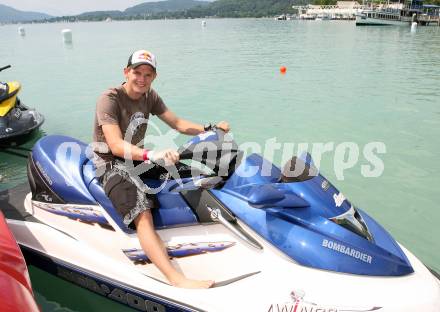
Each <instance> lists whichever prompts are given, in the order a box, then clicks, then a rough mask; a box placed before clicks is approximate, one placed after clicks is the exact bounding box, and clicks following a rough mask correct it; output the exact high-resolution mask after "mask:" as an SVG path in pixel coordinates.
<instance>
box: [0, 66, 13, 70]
mask: <svg viewBox="0 0 440 312" xmlns="http://www.w3.org/2000/svg"><path fill="white" fill-rule="evenodd" d="M8 68H11V65H6V66H3V67H0V72H1V71H2V70H5V69H8Z"/></svg>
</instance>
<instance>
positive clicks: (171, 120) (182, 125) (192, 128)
mask: <svg viewBox="0 0 440 312" xmlns="http://www.w3.org/2000/svg"><path fill="white" fill-rule="evenodd" d="M158 117H159V118H160V119H161V120H162V121H163V122H165V123H166V124H167V125H168V126H170V127H171V128H173V129H176V130H177V131H179V132H180V133H183V134H188V135H197V134H199V133H202V132H203V131H204V130H205V129H204V127H203V125H200V124H197V123H194V122H191V121H189V120H185V119H182V118H179V117H177V116H176V114H174V113H173V112H172V111H170V110H169V109H167V110H166V111H165V112H164V113H162V114H160V115H158Z"/></svg>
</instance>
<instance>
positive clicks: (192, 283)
mask: <svg viewBox="0 0 440 312" xmlns="http://www.w3.org/2000/svg"><path fill="white" fill-rule="evenodd" d="M171 284H172V285H173V286H176V287H180V288H211V287H212V286H213V285H214V281H198V280H191V279H187V278H186V277H181V278H178V279H177V280H174V281H171Z"/></svg>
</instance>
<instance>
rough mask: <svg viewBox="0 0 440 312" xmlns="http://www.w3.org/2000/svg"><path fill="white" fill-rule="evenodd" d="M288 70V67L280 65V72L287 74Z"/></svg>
mask: <svg viewBox="0 0 440 312" xmlns="http://www.w3.org/2000/svg"><path fill="white" fill-rule="evenodd" d="M286 71H287V68H286V67H285V66H281V67H280V73H282V74H285V73H286Z"/></svg>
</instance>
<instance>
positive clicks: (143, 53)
mask: <svg viewBox="0 0 440 312" xmlns="http://www.w3.org/2000/svg"><path fill="white" fill-rule="evenodd" d="M142 64H147V65H150V66H151V67H153V69H154V70H156V67H157V63H156V57H155V56H154V54H153V53H151V52H150V51H147V50H138V51H136V52H133V54H132V55H130V57H129V59H128V63H127V67H132V68H136V67H138V66H139V65H142Z"/></svg>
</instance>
